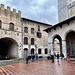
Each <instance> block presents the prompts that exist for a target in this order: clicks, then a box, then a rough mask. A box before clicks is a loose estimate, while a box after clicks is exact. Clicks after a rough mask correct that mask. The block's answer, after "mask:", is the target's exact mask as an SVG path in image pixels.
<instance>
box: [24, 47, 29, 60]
mask: <svg viewBox="0 0 75 75" xmlns="http://www.w3.org/2000/svg"><path fill="white" fill-rule="evenodd" d="M27 56H28V49H27V48H24V58H25V59H26V57H27Z"/></svg>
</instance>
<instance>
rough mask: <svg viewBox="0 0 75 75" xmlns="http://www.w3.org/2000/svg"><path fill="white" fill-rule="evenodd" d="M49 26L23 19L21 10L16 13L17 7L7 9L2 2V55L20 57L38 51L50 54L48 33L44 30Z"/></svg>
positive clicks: (0, 10)
mask: <svg viewBox="0 0 75 75" xmlns="http://www.w3.org/2000/svg"><path fill="white" fill-rule="evenodd" d="M21 20H22V22H21ZM49 26H50V25H48V24H44V23H40V22H36V21H32V20H28V19H25V18H22V19H21V11H18V13H16V9H13V11H11V8H10V7H7V9H5V8H4V5H3V4H1V7H0V57H2V59H4V58H6V57H10V58H12V59H13V58H16V59H19V58H24V57H25V56H26V55H31V54H36V53H37V54H39V56H43V57H44V56H48V53H49V52H48V34H47V33H46V32H44V31H43V30H44V29H46V28H48V27H49ZM31 41H32V42H31ZM26 50H28V51H27V52H26ZM38 50H39V53H38Z"/></svg>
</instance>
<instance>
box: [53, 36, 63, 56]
mask: <svg viewBox="0 0 75 75" xmlns="http://www.w3.org/2000/svg"><path fill="white" fill-rule="evenodd" d="M53 50H54V54H55V55H56V54H57V53H58V52H59V54H60V55H61V54H62V39H61V37H60V36H59V35H55V36H54V37H53Z"/></svg>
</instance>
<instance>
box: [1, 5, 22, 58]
mask: <svg viewBox="0 0 75 75" xmlns="http://www.w3.org/2000/svg"><path fill="white" fill-rule="evenodd" d="M0 21H1V22H2V27H1V29H0V39H2V38H9V39H13V40H15V41H16V42H17V43H18V50H17V52H16V54H15V56H16V57H17V58H23V56H22V33H21V11H18V13H16V9H13V11H11V8H10V7H7V9H5V8H4V5H3V4H1V7H0ZM10 23H13V24H14V30H13V31H12V30H9V24H10ZM13 49H14V48H13ZM14 52H15V51H12V54H14Z"/></svg>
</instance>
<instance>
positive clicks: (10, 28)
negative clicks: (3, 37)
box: [9, 23, 14, 31]
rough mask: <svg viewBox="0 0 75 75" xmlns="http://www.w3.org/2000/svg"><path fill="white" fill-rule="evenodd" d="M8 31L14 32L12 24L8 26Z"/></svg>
mask: <svg viewBox="0 0 75 75" xmlns="http://www.w3.org/2000/svg"><path fill="white" fill-rule="evenodd" d="M9 30H11V31H14V24H13V23H10V24H9Z"/></svg>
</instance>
